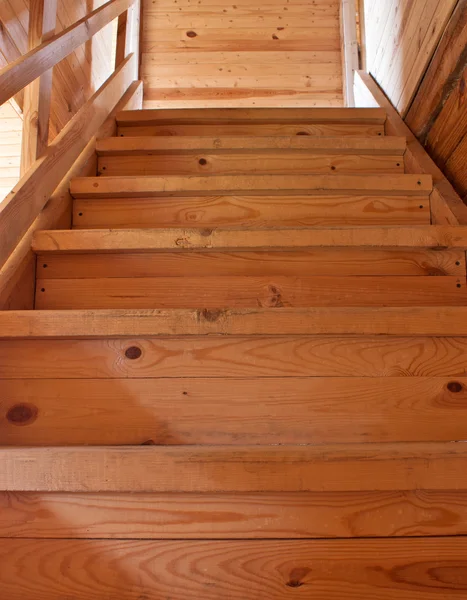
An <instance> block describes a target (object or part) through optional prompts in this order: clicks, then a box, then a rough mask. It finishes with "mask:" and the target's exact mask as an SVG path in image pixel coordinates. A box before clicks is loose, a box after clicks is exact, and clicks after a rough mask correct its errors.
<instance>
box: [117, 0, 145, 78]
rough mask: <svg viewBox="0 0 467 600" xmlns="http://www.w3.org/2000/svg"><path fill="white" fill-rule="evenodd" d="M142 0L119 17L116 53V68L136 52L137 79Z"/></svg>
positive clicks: (137, 0) (136, 0) (136, 76)
mask: <svg viewBox="0 0 467 600" xmlns="http://www.w3.org/2000/svg"><path fill="white" fill-rule="evenodd" d="M140 19H141V0H135V2H134V3H133V4H132V6H130V8H128V10H126V11H125V12H123V13H122V14H121V15H120V16H119V17H118V29H117V50H116V54H115V68H117V67H118V66H119V65H120V64H121V63H122V62H123V61H124V60H125V58H126V57H127V56H129V55H130V54H135V56H136V58H137V60H136V63H135V64H136V70H135V74H134V76H135V80H136V79H138V78H139V73H138V71H139V62H138V59H139V53H140V48H139V41H140V40H139V38H140Z"/></svg>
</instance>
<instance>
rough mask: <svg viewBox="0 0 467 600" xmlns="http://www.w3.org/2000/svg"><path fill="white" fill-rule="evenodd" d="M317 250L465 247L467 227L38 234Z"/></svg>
mask: <svg viewBox="0 0 467 600" xmlns="http://www.w3.org/2000/svg"><path fill="white" fill-rule="evenodd" d="M312 247H375V248H376V247H377V248H440V249H444V248H466V249H467V226H457V227H456V226H449V225H427V226H423V225H422V226H418V227H340V228H339V227H335V228H324V227H316V228H302V229H296V228H287V229H279V228H277V229H221V228H218V229H178V228H173V229H170V228H169V229H149V228H148V229H64V230H59V229H56V230H50V231H47V230H44V231H37V232H36V233H35V234H34V237H33V241H32V249H33V250H34V251H35V252H37V253H38V252H40V253H46V252H55V253H57V252H134V251H140V252H144V251H146V252H151V251H152V252H156V251H167V250H185V251H186V250H188V251H189V250H200V249H203V250H206V251H209V250H227V249H245V250H249V249H250V250H251V249H258V250H259V249H264V250H267V249H277V250H281V249H292V248H312Z"/></svg>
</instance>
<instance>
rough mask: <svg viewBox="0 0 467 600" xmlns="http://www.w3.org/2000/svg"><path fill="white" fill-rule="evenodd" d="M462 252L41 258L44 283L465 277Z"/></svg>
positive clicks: (318, 251)
mask: <svg viewBox="0 0 467 600" xmlns="http://www.w3.org/2000/svg"><path fill="white" fill-rule="evenodd" d="M465 268H466V267H465V252H463V251H462V250H424V249H404V250H398V249H390V250H385V249H377V248H323V249H319V248H314V249H311V250H296V251H290V252H287V251H282V252H281V251H275V252H268V251H261V250H258V251H249V252H248V251H243V252H209V253H206V252H189V253H188V252H186V253H184V252H164V253H163V254H158V255H157V256H154V255H152V254H145V253H140V254H138V253H132V254H124V253H121V254H112V256H109V255H108V254H99V253H97V252H95V253H92V254H85V255H83V254H47V255H39V256H38V257H37V275H38V277H39V278H40V279H42V280H47V279H67V278H68V277H69V275H70V273H73V277H76V278H92V277H97V278H106V277H186V276H193V275H195V274H196V275H197V276H200V277H201V276H205V275H208V276H213V275H256V276H266V275H272V274H274V275H283V276H297V277H303V276H305V277H306V276H311V275H328V274H329V273H330V272H332V273H334V274H335V275H340V276H347V275H416V276H418V275H429V276H438V275H453V276H457V277H463V276H464V275H465Z"/></svg>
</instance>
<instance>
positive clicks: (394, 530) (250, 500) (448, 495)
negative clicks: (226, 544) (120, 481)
mask: <svg viewBox="0 0 467 600" xmlns="http://www.w3.org/2000/svg"><path fill="white" fill-rule="evenodd" d="M0 506H1V508H2V518H1V520H0V537H2V538H29V539H30V538H55V539H63V538H64V539H66V538H86V539H99V538H101V539H102V538H104V539H105V538H107V539H131V538H133V539H134V538H138V539H164V538H170V539H203V538H206V539H222V538H230V539H254V538H263V539H267V538H269V539H271V538H273V539H274V538H276V539H281V538H282V539H283V538H286V539H287V538H292V539H293V538H320V537H321V538H331V537H339V538H352V537H371V536H376V537H378V536H394V537H401V536H402V537H407V536H441V535H466V534H467V493H466V492H463V491H449V490H443V491H414V492H399V491H391V492H345V493H344V492H328V493H326V492H297V493H293V492H289V493H277V494H261V495H258V494H218V495H212V494H170V495H167V494H108V493H107V494H83V493H82V494H76V493H74V494H64V493H55V494H47V493H46V494H40V493H33V492H19V493H18V492H17V493H15V492H0ZM5 541H6V540H5V539H3V540H2V543H3V542H5ZM386 542H387V543H392V542H391V541H389V540H387V541H386ZM427 542H428V540H424V544H426V543H427ZM360 544H361V541H360ZM428 544H429V542H428ZM425 552H426V545H425V546H424V553H425ZM119 597H120V596H119ZM359 597H360V596H359Z"/></svg>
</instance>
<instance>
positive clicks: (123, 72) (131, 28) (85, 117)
mask: <svg viewBox="0 0 467 600" xmlns="http://www.w3.org/2000/svg"><path fill="white" fill-rule="evenodd" d="M56 9H57V6H56V0H31V1H30V31H29V45H30V50H29V52H27V53H26V54H24V55H23V56H20V57H19V58H18V59H17V60H15V61H14V62H11V63H10V64H8V65H7V66H6V67H5V68H3V69H2V70H0V104H3V103H4V102H6V101H8V100H9V99H10V98H12V97H13V96H15V95H17V94H18V93H19V92H21V90H23V89H24V88H25V87H26V86H28V87H27V89H26V90H25V94H24V110H23V115H24V131H23V156H22V163H23V164H22V176H21V179H20V181H19V182H18V184H17V185H16V186H15V187H14V189H13V190H12V191H11V192H10V194H8V196H7V197H6V198H5V199H4V200H3V202H0V308H2V293H3V295H5V288H6V287H8V285H10V287H11V285H13V284H14V281H15V278H16V277H17V271H18V269H19V267H20V264H21V263H22V261H24V260H25V259H26V256H27V253H28V252H30V249H29V247H30V243H29V242H30V238H31V236H32V232H33V231H34V230H35V229H37V228H38V227H44V226H45V227H52V228H53V226H54V225H55V226H57V225H56V224H58V225H59V226H62V227H63V226H64V222H63V218H62V217H63V212H64V210H65V208H66V209H67V210H68V212H69V208H70V206H71V202H70V201H69V200H70V198H69V194H68V190H67V185H66V184H65V185H63V183H62V182H67V181H68V180H69V174H70V173H74V174H75V175H76V174H79V169H77V165H81V167H83V166H84V165H85V164H86V162H87V161H89V160H90V159H91V158H92V155H93V153H94V142H95V139H96V136H99V135H102V134H103V133H104V134H106V135H113V133H114V132H112V131H108V127H107V129H106V131H105V132H101V133H99V132H100V130H101V129H102V128H103V126H105V123H106V122H107V120H108V119H109V116H112V113H113V112H115V109H116V107H118V108H123V107H124V106H125V105H126V103H127V102H126V101H124V100H125V98H126V100H129V99H130V98H131V97H133V96H135V95H136V96H137V95H138V94H140V91H141V86H140V85H139V83H135V82H137V80H138V68H139V60H138V55H139V22H140V0H110V1H109V2H107V3H106V4H104V5H103V6H101V7H100V8H98V9H97V10H94V11H93V12H91V13H90V14H88V15H87V16H86V17H85V18H83V19H81V20H80V21H77V22H76V23H74V24H73V25H71V26H70V27H68V28H67V29H65V30H63V31H62V32H60V33H58V34H54V33H53V32H54V31H55V16H56ZM117 18H118V25H119V26H118V33H117V48H116V66H115V70H114V72H113V73H112V75H111V76H110V77H109V78H108V79H107V80H106V81H105V82H104V83H103V85H102V86H101V87H100V88H99V89H98V90H97V91H96V92H95V93H94V95H93V96H92V97H91V98H90V99H89V100H88V101H87V102H86V103H85V104H84V105H83V106H82V107H81V108H80V109H79V110H78V112H77V113H76V114H75V115H74V116H73V117H72V118H71V119H70V121H69V122H68V124H67V125H66V126H65V127H64V128H63V129H62V130H61V131H60V133H59V134H58V135H57V136H56V137H55V139H54V140H53V141H52V142H51V143H50V144H49V143H48V129H49V119H50V96H51V91H52V71H51V70H52V68H53V67H54V66H55V65H56V64H57V63H59V62H60V61H61V60H62V59H64V58H66V57H67V56H68V55H69V54H70V53H72V52H73V51H74V50H75V49H76V48H78V47H79V46H80V45H81V44H83V43H85V42H86V41H88V40H90V39H91V38H92V37H93V36H94V35H95V34H96V33H97V32H98V31H100V30H101V29H102V28H103V27H105V26H106V25H108V24H109V23H111V22H112V21H113V20H114V19H117ZM131 107H133V108H134V107H135V106H134V104H133V105H132V106H131ZM113 122H114V123H115V120H113ZM67 174H68V176H67ZM61 184H62V185H61ZM66 196H68V198H66ZM67 201H68V207H65V208H64V204H67ZM46 205H47V206H46ZM44 207H46V208H45V210H44ZM68 226H69V225H68Z"/></svg>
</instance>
